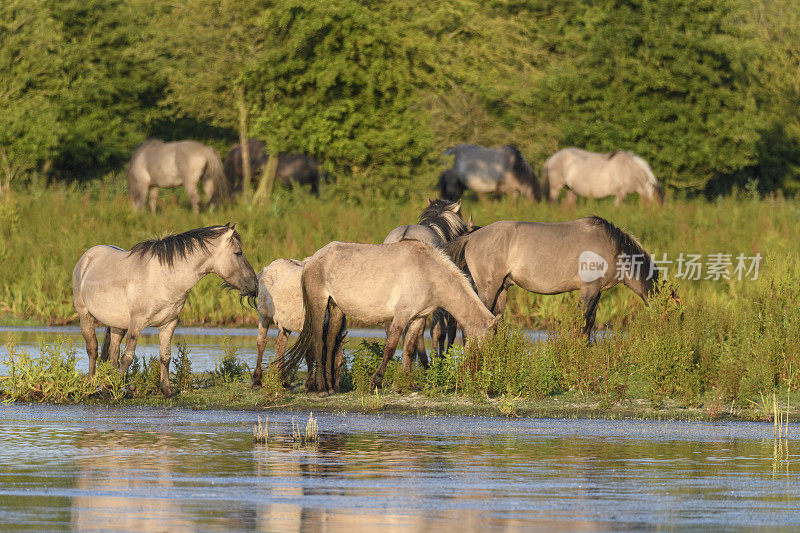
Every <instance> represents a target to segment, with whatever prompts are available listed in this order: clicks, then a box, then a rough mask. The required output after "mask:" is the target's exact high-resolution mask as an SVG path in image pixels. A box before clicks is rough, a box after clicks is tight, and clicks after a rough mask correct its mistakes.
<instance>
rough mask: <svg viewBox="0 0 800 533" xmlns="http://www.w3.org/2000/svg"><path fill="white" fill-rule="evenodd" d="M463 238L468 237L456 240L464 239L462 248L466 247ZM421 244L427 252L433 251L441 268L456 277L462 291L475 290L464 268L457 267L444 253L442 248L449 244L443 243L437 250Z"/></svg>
mask: <svg viewBox="0 0 800 533" xmlns="http://www.w3.org/2000/svg"><path fill="white" fill-rule="evenodd" d="M465 237H468V235H465V236H464V237H461V238H459V239H457V240H461V239H464V246H465V247H466V239H465ZM450 242H453V241H450ZM421 244H422V245H423V246H424V247H425V248H427V249H429V250H433V252H434V254H433V255H434V257H435V258H436V259H437V260H438V261H439V263H441V264H442V266H444V267H445V268H447V269H448V270H449V271H450V272H451V273H452V274H453V275H454V276H456V277H457V278H458V280H459V282H460V283H461V284H462V288H463V289H464V290H466V291H467V292H475V289H474V288H473V286H472V282H471V281H470V279H469V277H467V273H466V272H465V271H464V268H463V267H461V266H460V265H458V264H457V263H456V262H455V261H453V260H452V258H451V257H450V255H449V254H448V253H446V252H445V251H444V249H443V247H444V246H446V244H449V243H445V244H444V245H442V246H440V247H438V248H432V247H430V246H428V245H427V244H423V243H421ZM462 255H463V250H462ZM464 265H465V266H466V261H464Z"/></svg>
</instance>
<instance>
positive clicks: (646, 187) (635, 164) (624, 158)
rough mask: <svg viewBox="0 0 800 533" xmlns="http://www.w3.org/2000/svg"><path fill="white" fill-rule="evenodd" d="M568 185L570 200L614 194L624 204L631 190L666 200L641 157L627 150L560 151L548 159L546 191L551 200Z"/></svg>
mask: <svg viewBox="0 0 800 533" xmlns="http://www.w3.org/2000/svg"><path fill="white" fill-rule="evenodd" d="M565 186H566V187H567V188H568V190H567V200H568V201H569V202H570V203H573V202H574V201H575V195H576V194H577V195H580V196H585V197H587V198H605V197H607V196H614V197H615V200H614V205H619V204H621V203H622V202H623V201H624V200H625V197H626V196H628V195H629V194H630V193H634V192H638V193H639V196H641V197H642V198H647V199H649V200H651V201H652V200H655V201H658V203H664V193H663V191H662V190H661V186H660V185H659V184H658V180H656V178H655V176H654V175H653V171H652V170H651V169H650V165H648V164H647V162H645V160H644V159H642V158H641V157H638V156H635V155H633V154H632V153H630V152H625V151H623V150H614V151H613V152H608V153H607V154H598V153H595V152H588V151H586V150H581V149H580V148H564V149H563V150H559V151H558V152H556V153H555V154H553V155H552V156H550V158H549V159H548V160H547V161H546V162H545V164H544V169H543V170H542V194H543V195H546V196H547V197H548V198H549V200H550V201H551V202H554V201H555V200H556V199H557V198H558V193H559V192H561V188H562V187H565Z"/></svg>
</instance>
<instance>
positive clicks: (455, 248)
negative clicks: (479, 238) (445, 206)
mask: <svg viewBox="0 0 800 533" xmlns="http://www.w3.org/2000/svg"><path fill="white" fill-rule="evenodd" d="M476 229H477V227H476ZM469 237H470V234H469V233H468V234H466V235H462V236H461V237H459V238H457V239H453V240H452V241H449V242H446V243H444V244H442V245H441V246H439V247H438V250H439V251H440V252H442V253H443V254H444V255H445V256H446V257H447V258H448V259H449V260H450V262H451V263H453V264H454V265H455V266H456V267H458V268H459V269H461V270H462V271H464V270H465V269H466V268H467V259H466V255H465V250H466V248H467V243H468V242H469Z"/></svg>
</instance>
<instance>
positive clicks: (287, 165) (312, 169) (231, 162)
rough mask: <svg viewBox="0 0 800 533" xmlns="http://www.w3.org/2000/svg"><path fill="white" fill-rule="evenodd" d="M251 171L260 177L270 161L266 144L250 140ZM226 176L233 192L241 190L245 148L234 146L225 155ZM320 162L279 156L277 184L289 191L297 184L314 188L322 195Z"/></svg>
mask: <svg viewBox="0 0 800 533" xmlns="http://www.w3.org/2000/svg"><path fill="white" fill-rule="evenodd" d="M249 145H250V146H249V148H250V168H251V169H252V171H253V175H254V176H256V177H260V176H261V172H262V171H263V169H264V167H265V166H266V164H267V161H269V155H267V152H266V146H265V145H264V142H263V141H259V140H258V139H250V141H249ZM224 168H225V176H226V177H227V178H228V183H230V185H231V189H232V190H234V191H241V190H242V176H243V175H244V172H243V170H242V147H241V145H239V144H236V145H234V146H233V147H232V148H231V149H230V151H229V152H228V155H227V156H225V167H224ZM319 178H320V173H319V162H318V161H317V160H316V159H314V158H313V157H310V156H307V155H302V154H280V155H279V156H278V169H277V170H276V171H275V181H276V182H277V183H280V184H281V185H283V186H284V187H286V188H287V189H290V188H292V187H294V186H295V185H311V192H313V193H314V194H317V195H318V194H319Z"/></svg>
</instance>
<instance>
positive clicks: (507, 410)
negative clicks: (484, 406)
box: [497, 394, 522, 418]
mask: <svg viewBox="0 0 800 533" xmlns="http://www.w3.org/2000/svg"><path fill="white" fill-rule="evenodd" d="M521 396H522V395H521V394H518V395H517V396H511V395H508V394H503V395H502V396H500V398H499V401H498V402H497V408H498V409H499V410H500V412H501V413H502V414H503V416H505V417H507V418H519V415H518V414H517V406H518V405H519V399H520V397H521Z"/></svg>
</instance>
